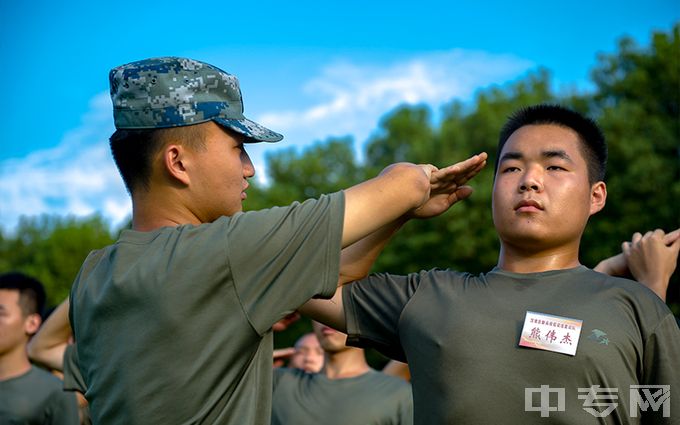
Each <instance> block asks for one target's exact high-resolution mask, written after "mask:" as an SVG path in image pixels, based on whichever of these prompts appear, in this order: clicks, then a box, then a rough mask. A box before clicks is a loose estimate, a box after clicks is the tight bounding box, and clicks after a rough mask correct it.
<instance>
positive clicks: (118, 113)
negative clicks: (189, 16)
mask: <svg viewBox="0 0 680 425" xmlns="http://www.w3.org/2000/svg"><path fill="white" fill-rule="evenodd" d="M109 82H110V84H111V100H112V101H113V120H114V123H115V125H116V128H118V129H145V128H147V129H151V128H168V127H178V126H184V125H192V124H198V123H202V122H206V121H210V120H212V121H215V122H216V123H218V124H220V125H222V126H224V127H226V128H229V129H231V130H234V131H236V132H237V133H240V134H243V135H244V136H246V138H247V139H246V142H278V141H279V140H281V139H283V136H282V135H280V134H278V133H275V132H273V131H271V130H269V129H268V128H265V127H263V126H261V125H260V124H258V123H256V122H254V121H251V120H249V119H247V118H246V117H245V116H244V115H243V98H242V97H241V89H240V88H239V84H238V79H237V78H236V76H234V75H231V74H228V73H226V72H224V71H222V70H221V69H219V68H217V67H215V66H212V65H209V64H207V63H204V62H199V61H196V60H192V59H186V58H177V57H164V58H154V59H145V60H141V61H137V62H132V63H128V64H125V65H121V66H119V67H117V68H114V69H112V70H111V72H110V73H109Z"/></svg>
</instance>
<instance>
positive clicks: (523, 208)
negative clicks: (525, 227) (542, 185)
mask: <svg viewBox="0 0 680 425" xmlns="http://www.w3.org/2000/svg"><path fill="white" fill-rule="evenodd" d="M515 211H516V212H520V213H523V212H538V211H543V205H541V203H540V202H538V201H535V200H533V199H523V200H521V201H520V202H519V203H517V205H515Z"/></svg>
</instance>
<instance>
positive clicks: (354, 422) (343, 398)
mask: <svg viewBox="0 0 680 425" xmlns="http://www.w3.org/2000/svg"><path fill="white" fill-rule="evenodd" d="M412 423H413V399H412V397H411V386H410V385H409V384H408V382H406V381H404V380H403V379H400V378H395V377H394V376H388V375H385V374H384V373H381V372H376V371H375V370H371V371H369V372H367V373H364V374H363V375H359V376H355V377H353V378H343V379H328V377H327V376H326V375H325V374H324V373H306V372H305V371H302V370H299V369H284V368H279V369H275V370H274V398H273V404H272V425H319V424H323V425H411V424H412Z"/></svg>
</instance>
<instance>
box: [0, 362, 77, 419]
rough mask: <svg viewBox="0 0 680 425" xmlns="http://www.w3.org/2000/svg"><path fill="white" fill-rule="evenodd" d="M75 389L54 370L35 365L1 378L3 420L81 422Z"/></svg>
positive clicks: (1, 417)
mask: <svg viewBox="0 0 680 425" xmlns="http://www.w3.org/2000/svg"><path fill="white" fill-rule="evenodd" d="M78 423H79V419H78V405H77V403H76V397H75V395H74V394H73V393H70V392H66V391H64V390H63V389H62V383H61V381H60V380H59V378H57V377H56V376H54V375H52V374H51V373H49V372H47V371H45V370H42V369H40V368H37V367H35V366H32V367H31V369H30V370H29V371H28V372H26V373H24V374H23V375H21V376H17V377H16V378H10V379H6V380H4V381H0V424H3V425H5V424H7V425H10V424H22V425H78Z"/></svg>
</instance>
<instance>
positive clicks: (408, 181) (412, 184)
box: [390, 162, 430, 208]
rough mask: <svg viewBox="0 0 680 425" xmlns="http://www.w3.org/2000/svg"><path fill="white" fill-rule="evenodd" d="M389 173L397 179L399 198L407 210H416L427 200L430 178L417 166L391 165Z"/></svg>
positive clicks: (405, 164) (407, 164)
mask: <svg viewBox="0 0 680 425" xmlns="http://www.w3.org/2000/svg"><path fill="white" fill-rule="evenodd" d="M390 168H391V170H390V172H392V173H394V174H395V175H396V178H397V179H399V181H400V183H399V187H401V190H400V191H399V192H400V197H402V199H403V200H404V201H405V202H407V203H408V206H409V208H417V207H419V206H421V205H422V204H423V202H425V201H426V200H427V196H428V195H429V191H430V178H429V176H428V175H427V174H425V171H424V170H423V168H422V167H421V166H419V165H415V164H411V163H407V162H400V163H397V164H394V165H392V166H391V167H390Z"/></svg>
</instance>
